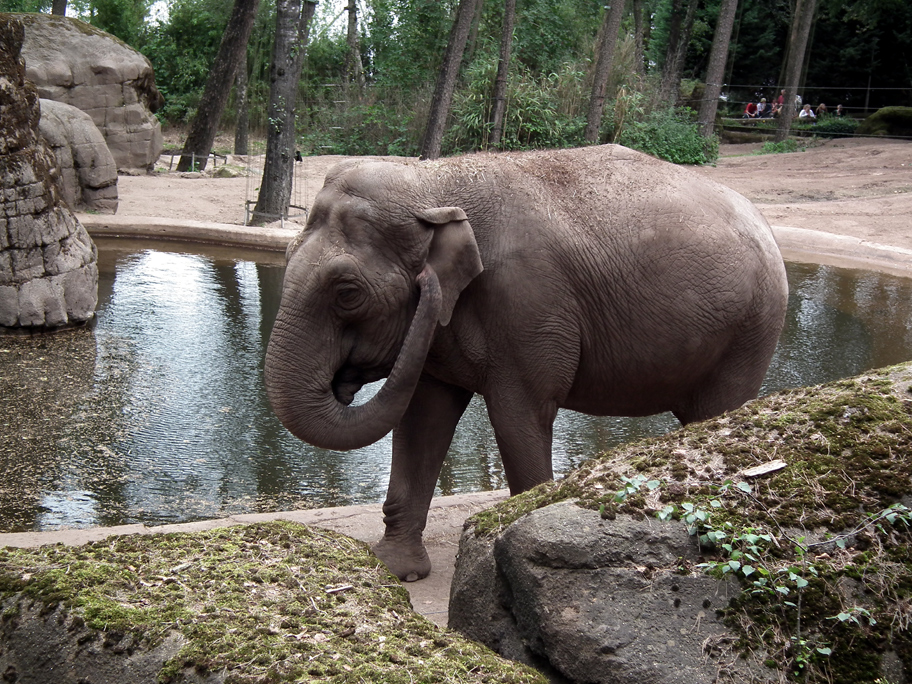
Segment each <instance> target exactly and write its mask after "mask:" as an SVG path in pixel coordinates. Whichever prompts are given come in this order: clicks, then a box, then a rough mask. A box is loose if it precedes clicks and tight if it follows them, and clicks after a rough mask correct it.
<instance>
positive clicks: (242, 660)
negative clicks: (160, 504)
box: [0, 522, 545, 684]
mask: <svg viewBox="0 0 912 684" xmlns="http://www.w3.org/2000/svg"><path fill="white" fill-rule="evenodd" d="M0 596H2V598H3V600H4V601H5V603H6V605H8V606H12V607H8V608H7V610H6V612H5V613H4V614H3V616H2V619H3V620H10V619H15V617H16V609H15V607H14V606H16V605H26V604H23V603H22V602H23V601H24V602H26V603H30V602H31V601H33V600H37V601H40V602H42V603H43V604H45V605H47V606H48V608H54V607H60V608H63V609H64V610H65V611H66V613H67V614H68V615H70V616H71V617H75V618H76V619H78V620H80V621H84V623H85V625H86V626H87V627H89V628H91V629H93V630H97V631H98V633H99V638H104V639H105V640H106V641H108V642H116V641H118V638H120V637H121V636H127V635H129V636H131V637H132V639H130V643H131V644H134V646H133V647H131V648H142V647H149V648H151V647H153V646H155V645H157V644H158V643H161V642H162V641H163V640H164V639H165V638H166V637H168V636H173V635H174V634H179V635H181V636H182V637H183V640H184V646H183V647H182V649H181V651H180V652H179V653H178V655H177V656H175V657H174V658H172V659H171V660H170V661H168V662H166V663H165V664H164V667H163V669H162V671H161V673H160V674H159V681H160V682H162V683H166V682H179V681H182V680H183V679H184V675H185V674H187V673H188V672H193V673H197V674H205V673H207V672H212V673H224V674H225V681H226V682H228V683H232V684H253V683H266V682H304V681H307V682H311V681H327V682H394V683H395V682H428V683H430V682H544V681H545V680H544V679H543V678H542V677H541V675H539V674H538V673H536V672H535V671H534V670H531V669H528V668H526V667H524V666H521V665H517V664H515V663H510V662H508V661H505V660H502V659H500V658H499V657H498V656H496V655H495V654H493V653H492V652H491V651H488V650H487V649H486V648H484V647H483V646H480V645H478V644H475V643H473V642H470V641H468V640H466V639H464V638H462V637H460V636H458V635H457V634H455V633H452V632H448V631H445V630H441V629H440V628H438V627H437V626H436V625H434V624H433V623H431V622H429V621H427V620H426V619H425V618H423V617H421V616H420V615H418V614H417V613H414V612H413V611H412V609H411V605H410V603H409V598H408V594H407V592H406V591H405V589H404V588H403V587H402V585H401V584H400V583H399V581H398V580H397V579H395V577H393V576H391V575H390V574H389V572H388V571H387V569H386V567H385V566H384V565H382V564H381V563H380V562H379V561H378V560H377V559H376V557H374V556H373V555H372V554H371V553H370V551H369V550H368V548H367V547H366V545H364V544H362V543H361V542H358V541H355V540H353V539H350V538H348V537H345V536H343V535H340V534H336V533H333V532H329V531H325V530H319V529H314V528H310V527H307V526H303V525H299V524H294V523H289V522H273V523H266V524H260V525H249V526H238V527H226V528H220V529H215V530H210V531H206V532H194V533H172V534H160V535H125V536H120V537H113V538H109V539H107V540H105V541H102V542H97V543H94V544H88V545H85V546H79V547H65V546H62V545H56V546H47V547H41V548H38V549H25V550H21V549H0Z"/></svg>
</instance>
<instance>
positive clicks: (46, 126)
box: [38, 100, 117, 214]
mask: <svg viewBox="0 0 912 684" xmlns="http://www.w3.org/2000/svg"><path fill="white" fill-rule="evenodd" d="M38 130H39V131H40V133H41V135H42V137H43V138H44V139H45V141H46V142H47V143H48V145H50V146H51V149H52V150H53V151H54V156H55V157H56V158H57V169H58V171H59V173H60V182H61V189H62V191H63V197H64V199H65V200H66V201H67V203H68V204H69V206H70V208H71V209H73V210H74V211H86V210H89V211H96V212H99V213H102V214H115V213H117V164H115V163H114V157H113V156H112V155H111V152H110V150H108V146H107V145H106V144H105V140H104V137H103V136H102V135H101V133H100V132H99V131H98V128H97V127H96V126H95V123H94V122H93V121H92V118H91V117H90V116H89V115H88V114H86V113H85V112H83V111H81V110H79V109H76V107H73V106H72V105H68V104H64V103H63V102H54V101H53V100H41V122H40V124H39V126H38Z"/></svg>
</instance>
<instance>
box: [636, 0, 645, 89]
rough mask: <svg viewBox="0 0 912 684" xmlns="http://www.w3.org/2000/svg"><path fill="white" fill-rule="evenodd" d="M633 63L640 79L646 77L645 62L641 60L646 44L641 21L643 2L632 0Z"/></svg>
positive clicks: (643, 26) (643, 24)
mask: <svg viewBox="0 0 912 684" xmlns="http://www.w3.org/2000/svg"><path fill="white" fill-rule="evenodd" d="M633 43H634V53H633V61H634V65H633V66H634V68H635V69H636V74H637V76H638V77H639V78H640V79H643V78H644V77H645V76H646V62H645V61H644V59H643V53H644V51H645V50H644V45H645V43H646V23H645V22H644V21H643V0H633Z"/></svg>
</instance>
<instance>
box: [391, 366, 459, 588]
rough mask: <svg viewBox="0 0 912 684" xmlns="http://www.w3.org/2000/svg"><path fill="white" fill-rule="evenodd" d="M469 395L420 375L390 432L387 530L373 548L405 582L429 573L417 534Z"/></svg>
mask: <svg viewBox="0 0 912 684" xmlns="http://www.w3.org/2000/svg"><path fill="white" fill-rule="evenodd" d="M471 398H472V392H470V391H468V390H465V389H462V388H460V387H454V386H453V385H448V384H445V383H442V382H440V381H438V380H435V379H433V378H429V377H427V376H425V377H422V379H421V381H420V382H419V383H418V387H417V388H416V389H415V394H414V396H413V397H412V401H411V403H410V404H409V407H408V410H407V411H406V412H405V415H404V416H403V418H402V421H401V422H400V423H399V425H398V426H397V427H396V429H395V430H393V464H392V469H391V472H390V482H389V490H388V491H387V495H386V503H384V504H383V513H384V514H385V517H384V519H383V521H384V523H385V524H386V532H385V534H384V535H383V539H381V540H380V541H379V542H378V543H377V544H376V545H375V546H374V548H373V551H374V553H375V554H377V556H378V557H379V558H380V560H382V561H383V562H384V563H386V565H387V567H388V568H389V569H390V571H391V572H393V574H395V575H396V576H397V577H398V578H399V579H401V580H405V581H406V582H413V581H415V580H418V579H421V578H422V577H427V575H428V573H430V571H431V561H430V558H428V555H427V551H426V550H425V548H424V543H423V542H422V539H421V537H422V533H423V532H424V526H425V524H426V523H427V513H428V508H429V507H430V505H431V499H432V498H433V497H434V488H435V486H436V485H437V478H438V477H439V476H440V468H441V466H442V465H443V459H444V457H445V456H446V453H447V450H448V449H449V447H450V442H451V441H452V440H453V433H454V431H455V430H456V424H457V423H458V422H459V419H460V417H461V416H462V414H463V412H464V411H465V409H466V406H468V404H469V400H470V399H471Z"/></svg>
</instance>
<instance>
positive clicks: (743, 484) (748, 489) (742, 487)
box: [735, 482, 753, 494]
mask: <svg viewBox="0 0 912 684" xmlns="http://www.w3.org/2000/svg"><path fill="white" fill-rule="evenodd" d="M735 487H737V488H738V489H740V490H741V491H742V492H744V493H745V494H750V493H751V492H752V491H753V488H752V487H751V486H750V485H749V484H748V483H747V482H739V483H738V484H736V485H735Z"/></svg>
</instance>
